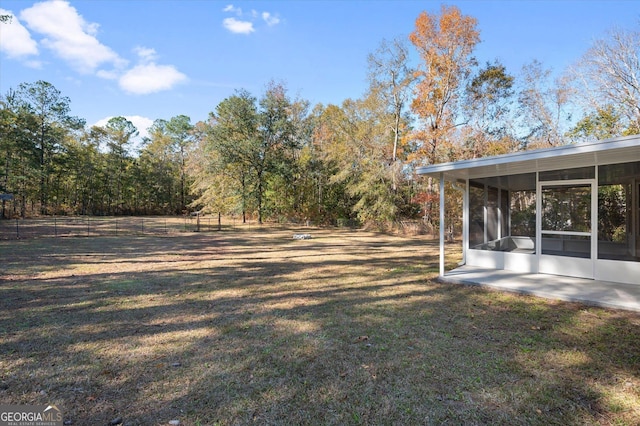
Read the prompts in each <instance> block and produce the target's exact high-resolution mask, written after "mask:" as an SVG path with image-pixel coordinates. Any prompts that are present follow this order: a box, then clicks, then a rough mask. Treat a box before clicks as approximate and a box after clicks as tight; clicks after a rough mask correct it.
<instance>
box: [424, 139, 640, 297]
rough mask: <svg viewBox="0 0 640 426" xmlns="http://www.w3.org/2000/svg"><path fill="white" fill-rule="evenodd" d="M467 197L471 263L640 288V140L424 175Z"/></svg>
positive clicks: (466, 249)
mask: <svg viewBox="0 0 640 426" xmlns="http://www.w3.org/2000/svg"><path fill="white" fill-rule="evenodd" d="M418 174H421V175H424V176H431V177H434V178H436V179H438V180H439V181H440V206H441V207H440V224H441V226H440V275H441V276H444V275H445V268H444V265H445V262H444V228H445V224H444V218H445V211H444V206H445V198H444V197H445V191H444V182H445V181H450V182H454V183H456V184H457V185H456V187H458V188H462V190H463V197H462V198H463V209H462V211H463V218H462V219H463V220H462V222H463V229H462V246H463V263H464V264H466V265H470V266H477V267H482V268H490V269H497V270H510V271H516V272H522V273H539V274H553V275H563V276H569V277H579V278H587V279H595V280H601V281H608V282H618V283H625V284H638V285H640V136H629V137H621V138H615V139H609V140H605V141H598V142H593V143H582V144H576V145H567V146H561V147H557V148H550V149H541V150H533V151H524V152H518V153H513V154H506V155H501V156H495V157H486V158H479V159H473V160H465V161H458V162H453V163H443V164H435V165H431V166H426V167H421V168H419V169H418Z"/></svg>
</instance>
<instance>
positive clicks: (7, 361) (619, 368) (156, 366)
mask: <svg viewBox="0 0 640 426" xmlns="http://www.w3.org/2000/svg"><path fill="white" fill-rule="evenodd" d="M295 232H309V233H311V234H312V236H313V238H312V239H311V240H294V239H292V238H291V237H292V234H293V233H295ZM455 249H456V248H455V247H451V255H450V256H449V258H450V259H452V261H454V260H456V259H455V257H456V250H455ZM0 253H1V257H2V272H1V275H0V403H1V404H9V403H11V404H27V403H29V404H56V405H57V406H58V407H60V408H61V409H62V410H63V412H64V414H65V419H66V420H67V423H68V424H74V425H108V424H110V423H111V422H112V421H113V420H115V419H118V418H120V419H121V422H122V424H125V425H166V424H169V422H170V421H171V420H179V421H180V422H181V423H180V424H181V425H236V424H287V425H289V424H310V425H311V424H313V425H315V424H335V425H345V424H353V425H358V424H389V425H399V424H407V425H410V424H455V425H458V424H471V425H473V424H514V425H519V424H520V425H536V424H538V425H553V424H555V425H585V424H603V425H608V424H616V425H618V424H621V425H622V424H627V425H637V424H640V335H639V334H638V330H639V329H640V314H638V313H632V312H624V311H616V310H607V309H602V308H595V307H586V306H583V305H580V304H572V303H564V302H554V301H549V300H544V299H539V298H535V297H530V296H520V295H514V294H505V293H501V292H497V291H489V290H485V289H481V288H474V287H466V286H456V285H445V284H439V283H436V282H434V281H432V280H433V278H434V277H435V276H436V271H437V243H435V242H433V241H432V240H430V239H427V238H425V237H411V238H408V237H398V236H388V235H381V234H376V233H370V232H364V231H347V230H338V229H311V230H309V229H304V230H295V229H269V228H264V229H255V228H254V229H252V230H243V229H236V230H234V231H223V232H217V233H216V232H212V233H188V234H173V235H169V236H142V237H140V236H139V237H122V236H120V237H100V238H55V239H54V238H50V239H34V240H27V241H25V240H21V241H0ZM114 423H116V422H114Z"/></svg>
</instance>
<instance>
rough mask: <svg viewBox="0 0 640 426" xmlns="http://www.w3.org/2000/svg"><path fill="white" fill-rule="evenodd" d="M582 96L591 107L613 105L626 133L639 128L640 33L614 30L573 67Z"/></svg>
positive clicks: (595, 44)
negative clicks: (622, 119) (618, 113)
mask: <svg viewBox="0 0 640 426" xmlns="http://www.w3.org/2000/svg"><path fill="white" fill-rule="evenodd" d="M572 74H573V76H574V78H575V80H576V81H578V82H580V83H581V85H582V90H581V91H580V93H581V98H582V99H583V100H584V101H586V105H587V106H588V107H589V108H590V109H592V110H598V109H606V108H607V107H608V106H610V105H612V106H614V107H615V109H616V110H617V111H618V112H620V114H621V115H622V116H623V118H624V119H625V120H626V123H625V126H626V127H628V130H627V133H637V132H638V131H640V32H638V31H625V30H622V29H614V30H611V31H609V32H608V36H607V38H604V39H599V40H596V41H595V42H594V43H593V46H592V47H591V49H589V50H588V51H587V52H586V53H585V54H584V55H583V57H582V58H581V60H580V61H579V62H578V63H577V64H576V65H575V66H574V67H573V68H572Z"/></svg>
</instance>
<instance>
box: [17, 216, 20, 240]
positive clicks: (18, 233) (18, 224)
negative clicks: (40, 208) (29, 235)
mask: <svg viewBox="0 0 640 426" xmlns="http://www.w3.org/2000/svg"><path fill="white" fill-rule="evenodd" d="M19 239H20V223H19V222H18V218H16V240H19Z"/></svg>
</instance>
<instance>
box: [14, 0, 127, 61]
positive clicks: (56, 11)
mask: <svg viewBox="0 0 640 426" xmlns="http://www.w3.org/2000/svg"><path fill="white" fill-rule="evenodd" d="M20 18H21V19H23V20H24V21H25V22H26V24H27V26H28V27H29V28H30V29H31V30H32V31H35V32H37V33H40V34H42V35H43V36H44V38H43V39H42V45H43V46H45V47H47V48H49V49H51V50H52V51H53V52H54V53H55V54H56V55H58V56H59V57H61V58H62V59H64V60H66V61H67V62H69V64H70V65H71V66H72V67H73V68H74V69H76V70H77V71H78V72H80V73H92V72H94V71H95V70H96V69H97V68H98V67H100V66H101V65H102V64H111V65H113V66H115V67H116V68H120V67H122V66H124V64H125V61H124V60H123V59H121V58H120V57H119V56H118V54H117V53H115V52H114V51H113V50H111V48H109V47H107V46H105V45H104V44H102V43H100V42H99V41H98V39H97V38H96V37H95V36H96V34H97V32H98V28H99V25H98V24H96V23H89V22H86V21H85V20H84V18H83V17H82V16H81V15H79V14H78V11H77V10H76V9H75V8H74V7H73V6H71V5H70V4H69V3H68V2H67V1H62V0H50V1H45V2H42V3H36V4H35V5H33V6H32V7H30V8H28V9H24V10H23V11H22V12H21V13H20Z"/></svg>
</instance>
